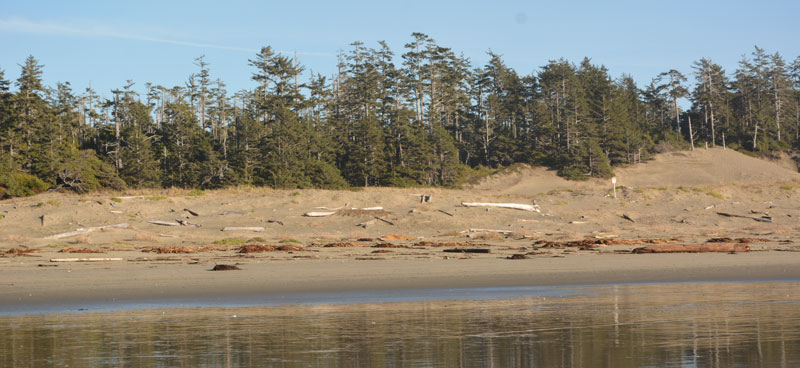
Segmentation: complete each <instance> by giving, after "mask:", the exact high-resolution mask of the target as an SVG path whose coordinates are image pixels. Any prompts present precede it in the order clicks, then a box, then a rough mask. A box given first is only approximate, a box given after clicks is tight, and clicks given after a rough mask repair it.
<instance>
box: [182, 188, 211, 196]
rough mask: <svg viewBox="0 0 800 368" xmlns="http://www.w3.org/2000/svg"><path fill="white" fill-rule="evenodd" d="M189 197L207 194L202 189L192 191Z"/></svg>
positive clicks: (188, 194)
mask: <svg viewBox="0 0 800 368" xmlns="http://www.w3.org/2000/svg"><path fill="white" fill-rule="evenodd" d="M186 195H187V196H189V197H200V196H204V195H206V192H205V191H204V190H202V189H192V190H190V191H189V193H186Z"/></svg>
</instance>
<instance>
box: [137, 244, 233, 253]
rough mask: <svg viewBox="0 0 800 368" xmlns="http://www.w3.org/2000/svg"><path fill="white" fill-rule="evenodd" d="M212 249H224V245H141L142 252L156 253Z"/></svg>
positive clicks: (208, 250) (207, 250)
mask: <svg viewBox="0 0 800 368" xmlns="http://www.w3.org/2000/svg"><path fill="white" fill-rule="evenodd" d="M214 250H225V248H224V247H209V246H206V247H153V246H147V247H142V252H144V253H158V254H179V253H184V254H188V253H197V252H210V251H214Z"/></svg>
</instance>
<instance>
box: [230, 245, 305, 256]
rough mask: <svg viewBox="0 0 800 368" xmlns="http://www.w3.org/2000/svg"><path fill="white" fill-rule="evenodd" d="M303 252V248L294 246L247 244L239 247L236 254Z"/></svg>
mask: <svg viewBox="0 0 800 368" xmlns="http://www.w3.org/2000/svg"><path fill="white" fill-rule="evenodd" d="M303 250H305V249H304V248H303V247H299V246H296V245H266V244H248V245H242V246H241V247H239V250H238V253H243V254H248V253H262V252H299V251H303Z"/></svg>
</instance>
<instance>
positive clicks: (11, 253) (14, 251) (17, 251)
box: [0, 248, 39, 257]
mask: <svg viewBox="0 0 800 368" xmlns="http://www.w3.org/2000/svg"><path fill="white" fill-rule="evenodd" d="M38 252H39V250H38V249H21V248H11V249H9V250H7V251H5V252H3V253H0V257H17V256H24V255H27V254H28V253H38Z"/></svg>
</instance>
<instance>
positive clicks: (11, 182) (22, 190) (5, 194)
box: [0, 170, 50, 198]
mask: <svg viewBox="0 0 800 368" xmlns="http://www.w3.org/2000/svg"><path fill="white" fill-rule="evenodd" d="M49 188H50V185H49V184H47V183H45V182H44V181H42V180H41V179H39V178H37V177H35V176H33V175H30V174H25V173H21V172H9V171H6V170H0V198H10V197H28V196H32V195H34V194H38V193H41V192H44V191H45V190H47V189H49Z"/></svg>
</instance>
